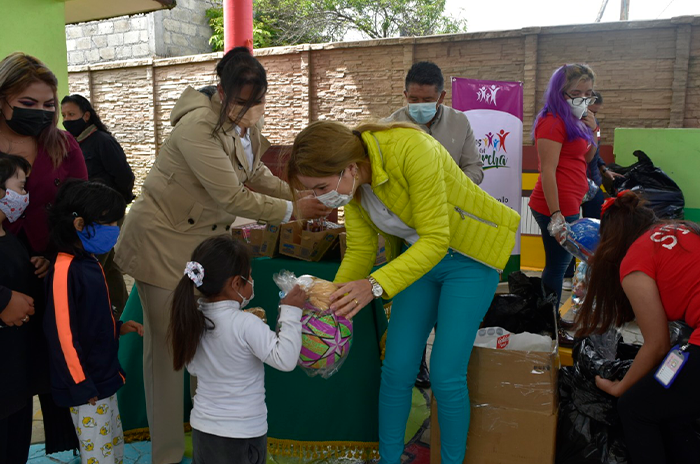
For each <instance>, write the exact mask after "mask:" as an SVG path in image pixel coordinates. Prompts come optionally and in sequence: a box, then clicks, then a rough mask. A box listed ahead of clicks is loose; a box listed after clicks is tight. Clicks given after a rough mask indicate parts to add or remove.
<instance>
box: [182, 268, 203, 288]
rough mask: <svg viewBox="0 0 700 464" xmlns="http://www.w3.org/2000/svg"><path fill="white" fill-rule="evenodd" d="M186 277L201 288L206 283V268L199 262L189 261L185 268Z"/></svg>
mask: <svg viewBox="0 0 700 464" xmlns="http://www.w3.org/2000/svg"><path fill="white" fill-rule="evenodd" d="M185 275H186V276H187V277H189V278H190V280H191V281H192V282H194V285H195V287H197V288H199V287H201V286H202V283H203V282H204V267H202V265H201V264H199V263H198V262H197V261H188V262H187V265H186V266H185Z"/></svg>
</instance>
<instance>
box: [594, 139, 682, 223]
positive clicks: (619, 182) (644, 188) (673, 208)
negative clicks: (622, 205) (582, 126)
mask: <svg viewBox="0 0 700 464" xmlns="http://www.w3.org/2000/svg"><path fill="white" fill-rule="evenodd" d="M633 155H634V156H635V157H637V159H638V160H639V161H637V162H636V163H634V164H633V165H631V166H628V167H626V168H625V167H622V166H619V165H617V164H612V165H610V166H609V169H611V170H612V171H614V172H617V173H619V174H623V175H624V177H622V178H616V179H615V180H614V181H613V182H612V183H610V181H608V182H607V183H606V184H604V185H605V188H606V190H607V191H608V192H611V194H613V195H617V193H618V192H620V191H622V190H633V191H636V192H638V193H639V194H641V195H642V196H643V197H644V198H645V199H646V200H647V201H648V202H649V207H650V208H651V209H653V210H654V212H655V213H656V216H657V217H659V218H660V219H683V214H684V213H683V208H684V207H685V198H684V197H683V192H682V191H681V189H680V187H678V184H676V183H675V182H674V181H673V179H671V178H670V177H669V176H668V175H667V174H666V173H665V172H664V171H662V170H661V169H660V168H657V167H655V166H654V163H653V162H652V160H651V158H649V156H647V154H646V153H644V152H643V151H641V150H636V151H635V152H634V153H633Z"/></svg>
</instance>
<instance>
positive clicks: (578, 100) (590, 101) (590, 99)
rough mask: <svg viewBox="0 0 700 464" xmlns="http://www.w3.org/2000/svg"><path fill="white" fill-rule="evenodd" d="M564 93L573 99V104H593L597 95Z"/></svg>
mask: <svg viewBox="0 0 700 464" xmlns="http://www.w3.org/2000/svg"><path fill="white" fill-rule="evenodd" d="M564 95H566V96H567V97H569V98H570V99H571V104H572V105H574V106H581V105H582V104H583V103H585V104H586V106H588V105H592V104H593V103H595V101H596V97H572V96H571V95H569V93H568V92H564Z"/></svg>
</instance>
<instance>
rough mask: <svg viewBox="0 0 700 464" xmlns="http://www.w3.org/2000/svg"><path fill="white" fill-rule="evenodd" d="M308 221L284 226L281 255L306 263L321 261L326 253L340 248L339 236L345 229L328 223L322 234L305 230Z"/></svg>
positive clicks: (282, 229) (282, 227) (281, 238)
mask: <svg viewBox="0 0 700 464" xmlns="http://www.w3.org/2000/svg"><path fill="white" fill-rule="evenodd" d="M305 226H306V221H296V222H289V223H287V224H282V226H281V227H280V228H281V232H280V253H281V254H283V255H286V256H291V257H293V258H298V259H301V260H304V261H320V260H321V258H323V257H324V256H325V255H326V253H328V252H329V251H330V250H332V249H334V248H338V247H339V245H338V236H339V235H340V233H341V232H345V227H343V226H339V225H338V224H335V223H332V222H327V223H326V229H325V230H323V231H320V232H312V231H309V230H305Z"/></svg>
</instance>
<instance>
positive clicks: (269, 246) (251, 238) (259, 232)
mask: <svg viewBox="0 0 700 464" xmlns="http://www.w3.org/2000/svg"><path fill="white" fill-rule="evenodd" d="M231 235H233V237H234V238H237V239H238V240H240V241H242V242H243V243H245V244H246V245H248V249H249V250H250V254H251V255H252V256H253V257H255V258H259V257H269V258H272V257H274V256H277V253H278V248H279V238H280V226H275V225H272V224H267V225H265V224H258V223H256V222H253V223H250V224H243V225H240V226H236V227H233V228H232V229H231Z"/></svg>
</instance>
